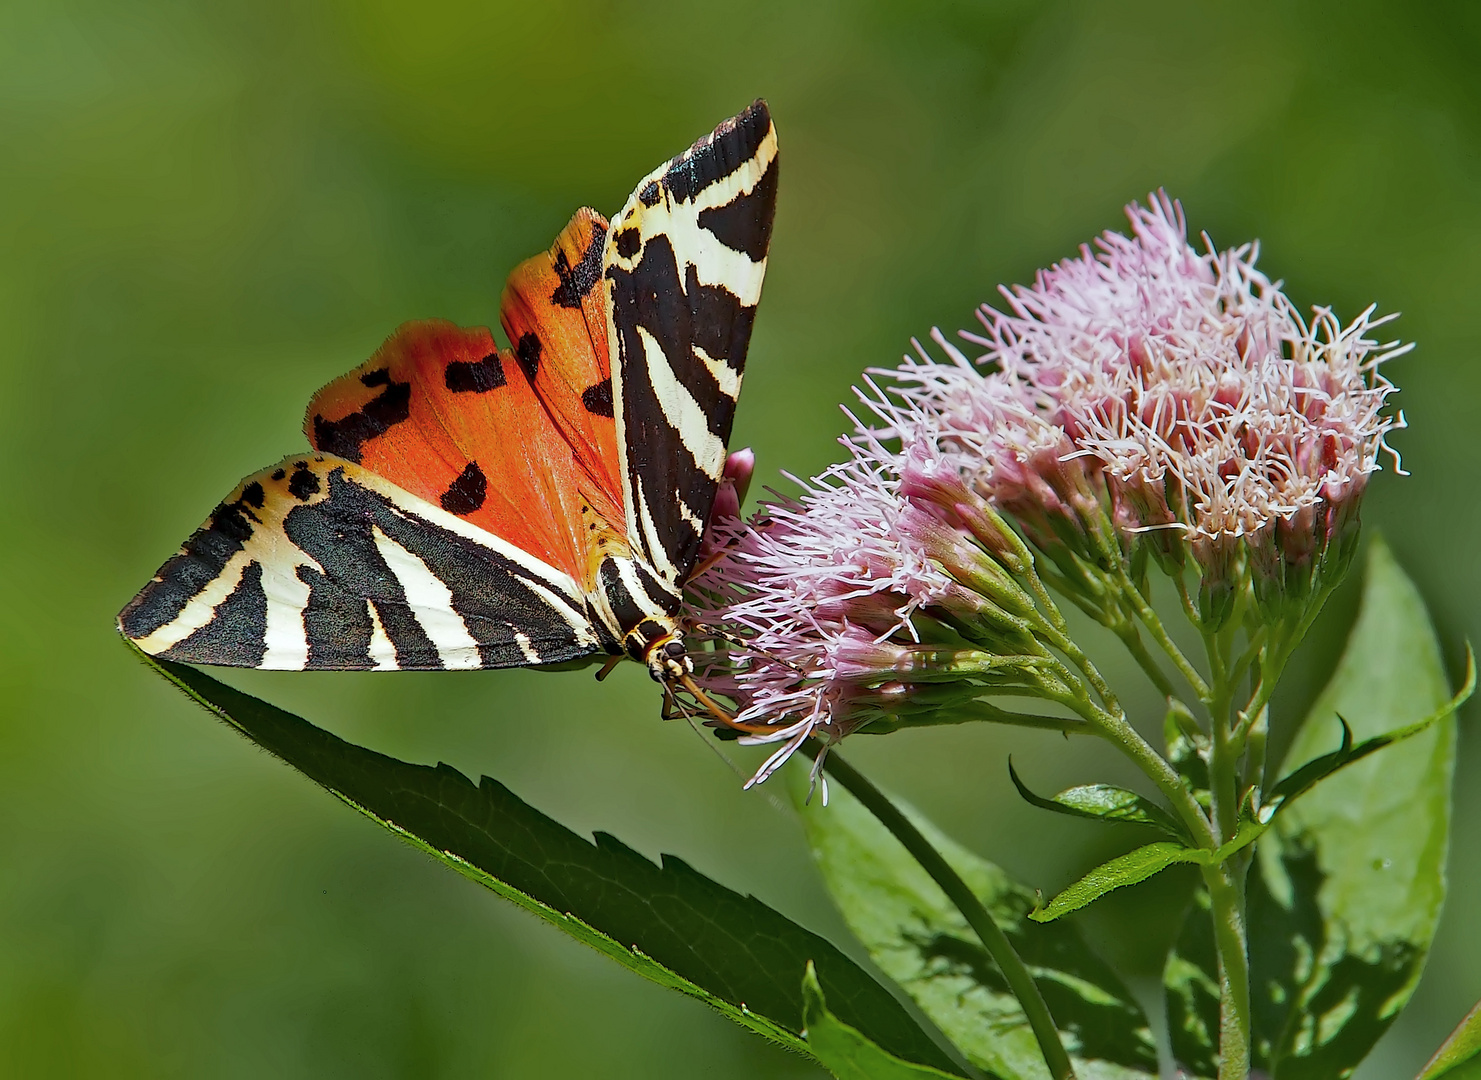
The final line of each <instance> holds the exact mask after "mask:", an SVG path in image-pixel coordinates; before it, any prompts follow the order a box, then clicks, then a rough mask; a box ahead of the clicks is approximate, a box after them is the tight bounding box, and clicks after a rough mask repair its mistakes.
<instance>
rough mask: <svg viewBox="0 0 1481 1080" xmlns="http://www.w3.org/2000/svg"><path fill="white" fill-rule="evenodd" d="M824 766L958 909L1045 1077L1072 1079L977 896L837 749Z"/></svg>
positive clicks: (1012, 955) (1042, 1009)
mask: <svg viewBox="0 0 1481 1080" xmlns="http://www.w3.org/2000/svg"><path fill="white" fill-rule="evenodd" d="M822 749H823V748H822V747H821V746H820V745H818V744H817V743H815V742H812V741H809V742H808V743H806V744H804V746H803V750H804V752H805V753H807V755H808V756H809V757H812V758H814V759H816V758H817V756H818V754H819V753H820V752H821V751H822ZM823 770H824V771H825V772H827V773H828V775H829V776H832V777H833V778H834V779H835V780H837V781H838V782H839V783H840V784H842V785H843V786H844V788H845V790H847V791H848V792H849V794H851V795H852V796H853V797H854V798H856V799H858V800H859V801H860V802H861V803H863V804H864V806H865V807H866V808H867V809H868V810H869V812H870V813H872V814H873V815H874V816H875V817H876V818H878V819H879V823H880V824H881V825H883V826H884V827H885V828H886V829H888V830H889V831H890V832H891V833H892V834H893V835H894V837H895V839H897V840H899V841H900V843H901V844H903V845H905V850H906V851H908V852H910V854H911V856H912V857H913V858H914V859H915V861H916V862H918V863H919V864H920V865H921V868H922V869H923V870H925V872H926V873H927V874H929V875H931V879H932V880H933V881H935V882H936V884H937V885H939V886H940V887H941V891H942V892H944V893H946V895H947V897H948V899H950V900H951V902H952V903H953V904H955V905H956V909H957V910H958V911H960V912H961V913H962V917H963V918H965V919H966V920H967V924H968V925H969V926H971V927H972V929H973V930H974V931H975V932H976V934H977V937H978V938H979V939H980V940H981V941H982V944H983V947H984V948H986V949H987V951H988V954H989V955H990V956H991V957H992V958H993V960H994V961H995V962H996V963H997V965H998V969H999V970H1000V971H1002V973H1003V977H1004V978H1005V979H1007V980H1008V985H1009V987H1010V988H1011V989H1012V990H1013V993H1014V995H1015V996H1016V997H1017V998H1018V1003H1019V1005H1021V1006H1022V1008H1023V1012H1024V1015H1025V1016H1027V1017H1028V1022H1029V1027H1031V1028H1032V1029H1033V1032H1034V1038H1036V1039H1037V1040H1038V1042H1039V1051H1040V1052H1041V1053H1042V1054H1043V1055H1044V1063H1045V1064H1046V1065H1048V1066H1049V1073H1050V1075H1051V1076H1052V1077H1053V1078H1054V1080H1072V1078H1073V1077H1074V1075H1075V1072H1074V1068H1073V1066H1071V1065H1070V1057H1069V1055H1068V1054H1067V1053H1065V1049H1064V1044H1063V1043H1062V1042H1061V1041H1060V1038H1059V1029H1058V1028H1057V1027H1055V1025H1054V1018H1053V1017H1052V1016H1050V1015H1049V1006H1048V1005H1046V1004H1045V1003H1044V996H1043V994H1041V993H1039V987H1038V985H1037V984H1035V982H1034V980H1033V976H1032V975H1030V974H1029V971H1028V968H1027V967H1025V966H1024V963H1023V960H1022V959H1021V958H1020V957H1019V955H1018V953H1017V952H1016V951H1015V950H1014V948H1013V945H1012V943H1011V942H1009V940H1008V938H1007V936H1006V935H1005V934H1004V933H1003V931H1002V929H1001V928H1000V927H999V926H998V924H997V923H996V922H995V921H994V920H993V917H992V915H990V914H989V913H988V910H987V908H985V907H983V906H982V901H981V900H979V899H977V894H976V893H974V892H973V891H972V890H971V888H969V887H968V885H967V883H966V882H965V881H963V880H962V879H961V878H960V877H959V876H958V875H957V872H956V871H955V870H953V869H952V868H951V865H950V864H949V863H948V862H947V861H946V859H945V858H944V857H942V855H941V853H940V852H939V851H937V850H936V849H935V848H934V847H932V846H931V843H930V841H928V840H927V839H926V838H925V837H924V836H923V835H922V834H921V832H920V830H919V829H917V828H916V827H915V826H914V825H913V824H911V822H910V819H909V818H907V817H906V816H905V815H904V814H903V813H902V812H901V811H900V809H899V807H897V806H896V805H895V804H894V803H892V802H890V800H889V799H888V798H887V797H886V796H885V794H884V793H883V792H882V791H880V790H879V789H878V788H877V787H875V786H874V785H873V784H872V783H870V782H869V780H868V779H867V778H866V777H864V776H863V774H861V773H860V772H858V771H857V770H856V769H854V768H853V766H851V765H849V764H848V763H847V762H845V761H844V760H843V759H842V758H840V757H839V756H838V754H837V753H829V754H828V756H827V757H826V758H824V760H823Z"/></svg>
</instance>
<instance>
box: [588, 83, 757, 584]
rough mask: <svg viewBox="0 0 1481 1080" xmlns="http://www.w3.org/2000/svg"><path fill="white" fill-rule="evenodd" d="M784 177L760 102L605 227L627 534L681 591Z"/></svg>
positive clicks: (654, 178)
mask: <svg viewBox="0 0 1481 1080" xmlns="http://www.w3.org/2000/svg"><path fill="white" fill-rule="evenodd" d="M776 190H777V141H776V130H775V128H774V127H773V126H772V122H771V115H770V113H769V112H768V111H767V108H766V104H765V102H761V101H758V102H756V103H755V104H754V105H752V106H751V107H750V108H749V109H747V110H746V111H745V112H743V113H741V114H740V115H739V116H737V117H735V118H734V119H732V120H729V121H727V122H726V123H724V124H722V125H721V126H720V127H718V128H716V129H715V131H714V132H713V133H712V134H711V135H709V136H706V137H705V138H704V139H701V140H700V141H699V142H697V143H695V144H694V146H692V147H691V148H690V149H689V150H688V151H687V152H685V153H684V154H681V155H680V156H679V157H677V158H674V159H673V160H672V161H670V162H669V163H668V164H667V165H664V166H663V167H662V168H660V169H658V170H656V171H655V172H653V173H652V174H651V175H649V176H648V177H647V178H646V179H645V180H644V181H643V182H642V183H641V184H639V185H638V189H637V190H636V191H635V192H633V194H632V197H631V198H629V199H628V202H627V205H626V206H625V207H624V208H623V210H622V213H621V214H619V215H618V216H617V217H616V218H615V219H614V220H613V221H612V224H611V229H610V231H609V232H608V234H607V243H606V250H605V254H604V259H603V270H604V273H605V275H606V278H607V281H608V284H609V287H610V288H609V306H608V325H607V334H608V342H609V345H610V351H611V355H612V389H613V395H612V396H613V405H614V409H615V418H616V421H617V446H618V453H619V454H620V455H621V459H622V460H621V476H622V484H623V498H624V501H625V510H626V516H627V535H628V541H629V543H630V544H631V545H632V547H633V549H634V551H635V552H637V553H639V554H640V555H641V556H642V557H643V558H644V559H645V561H646V562H647V563H648V564H649V565H650V566H651V567H652V568H653V569H654V570H655V571H657V573H658V574H659V575H660V576H661V577H662V578H663V579H664V583H665V584H666V585H667V586H668V587H669V588H670V590H671V591H673V592H674V593H676V594H677V592H678V591H679V590H680V589H681V588H682V587H683V584H684V581H685V579H686V578H687V577H688V575H689V573H690V571H691V570H692V569H693V568H694V564H695V561H696V559H697V558H698V555H699V550H700V542H701V540H702V539H703V536H704V529H705V525H706V523H707V522H708V520H709V516H710V510H711V506H712V505H713V503H714V498H715V490H716V488H717V486H718V484H719V481H720V476H721V473H722V470H723V468H724V465H725V454H726V448H727V446H728V444H729V441H730V427H731V422H732V420H733V419H734V417H735V403H736V398H737V397H738V396H739V394H740V386H741V376H742V375H743V374H744V372H745V364H746V347H747V345H748V344H749V343H750V340H751V324H752V321H753V320H754V318H755V314H756V304H757V302H758V301H759V300H760V299H761V282H762V279H763V277H764V276H765V274H766V253H767V248H768V245H769V244H770V241H771V224H772V216H773V213H774V211H775V209H776Z"/></svg>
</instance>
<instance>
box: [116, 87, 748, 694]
mask: <svg viewBox="0 0 1481 1080" xmlns="http://www.w3.org/2000/svg"><path fill="white" fill-rule="evenodd" d="M776 193H777V139H776V130H775V128H774V126H773V124H772V121H771V116H770V114H769V112H768V110H767V107H766V104H765V102H763V101H757V102H756V103H755V104H753V105H752V106H751V107H750V108H748V109H746V110H745V111H744V112H742V113H741V114H739V115H738V116H735V117H733V118H731V119H730V120H727V121H725V122H724V123H723V124H721V125H720V126H719V127H717V128H716V129H715V130H714V131H713V132H712V133H710V134H709V135H708V136H706V137H704V138H703V139H700V140H699V141H698V142H696V143H695V144H694V145H693V146H692V147H690V149H689V150H687V151H685V152H684V153H682V154H680V155H679V156H678V157H676V158H674V159H673V160H671V161H669V162H668V163H667V164H665V165H663V166H661V167H660V168H658V169H656V170H655V171H653V172H652V173H650V174H649V175H648V176H646V177H645V178H644V179H643V180H642V182H641V183H639V184H638V186H637V189H636V190H635V191H634V192H633V193H632V195H631V196H630V197H629V198H628V200H627V204H626V205H625V206H624V207H623V208H622V211H621V213H619V214H618V216H617V217H616V219H615V220H614V221H611V222H609V221H608V220H607V219H605V218H603V217H602V216H601V215H600V214H598V213H596V212H595V211H594V210H591V209H581V210H578V211H577V212H576V214H575V216H574V217H572V219H571V221H570V223H569V224H568V225H567V226H566V227H565V229H564V230H563V231H562V232H561V233H560V235H559V236H558V237H557V238H556V241H555V244H554V245H553V246H552V247H551V248H550V250H549V251H547V252H544V253H543V254H540V255H536V256H534V257H533V258H531V259H528V260H526V261H525V262H523V263H521V264H520V265H519V266H518V267H517V268H516V269H515V270H514V272H513V273H512V274H510V275H509V279H508V281H507V283H506V285H505V287H504V294H503V298H502V301H501V305H500V320H501V323H502V326H503V330H504V333H505V335H506V337H507V339H508V341H509V346H508V347H500V346H499V345H497V344H496V342H495V340H494V337H493V335H492V333H491V332H490V331H489V330H488V329H487V328H485V327H481V326H480V327H460V326H456V325H454V324H453V323H451V322H446V321H442V320H424V321H419V322H410V323H406V324H404V325H402V326H401V327H399V328H398V329H397V330H396V331H395V332H394V333H393V334H392V335H391V336H390V338H388V339H387V340H386V342H385V344H384V345H382V346H381V347H380V349H379V350H378V351H377V352H376V353H375V355H374V356H373V357H371V359H370V360H369V361H367V362H366V363H364V364H362V365H361V366H360V367H358V368H356V369H355V370H354V371H351V372H350V373H349V374H347V375H344V376H342V377H340V378H338V379H336V380H334V381H333V382H331V383H329V384H328V385H327V386H325V387H324V388H323V389H321V390H320V391H319V392H318V393H317V394H316V395H314V398H313V400H312V401H311V402H310V403H309V407H308V413H307V416H306V418H305V421H304V432H305V434H306V435H307V436H308V441H309V445H310V447H311V448H312V449H311V450H310V451H309V452H308V453H298V454H293V455H290V456H288V457H286V458H284V459H283V460H282V461H281V462H279V463H278V464H277V465H274V466H271V467H270V468H267V469H264V470H262V471H261V472H259V473H256V474H254V475H252V476H249V477H247V478H246V479H244V480H243V481H242V482H241V483H240V484H238V485H237V487H236V489H235V490H234V491H232V492H231V494H230V495H228V496H227V497H226V498H225V499H224V500H223V501H222V502H221V503H220V504H219V505H218V506H217V507H216V508H215V509H214V510H213V511H212V512H211V515H210V517H209V518H208V519H207V520H206V522H205V524H203V525H202V526H201V527H200V528H199V529H197V530H196V532H195V533H194V534H193V535H191V536H190V538H189V539H187V540H186V541H185V543H184V544H183V545H182V546H181V548H180V550H179V551H178V552H177V553H176V554H175V555H174V556H173V557H171V558H170V559H169V561H168V562H166V563H165V564H164V565H163V566H162V567H160V569H159V572H158V573H157V574H155V576H154V577H153V579H152V580H150V582H149V583H148V584H146V585H145V586H144V588H143V589H142V590H141V591H140V592H139V594H138V595H137V596H136V597H134V599H133V600H132V601H130V602H129V604H128V606H127V607H125V608H124V609H123V612H122V613H121V614H120V615H119V618H118V627H119V630H120V631H121V632H122V633H123V634H124V636H125V637H127V638H128V639H130V640H131V641H133V642H134V643H135V644H136V645H137V646H138V647H139V648H140V649H142V650H143V651H144V652H146V653H149V654H150V655H153V656H158V657H161V658H164V659H168V660H177V661H182V662H185V663H191V664H217V665H229V666H234V667H254V668H269V669H274V670H294V671H297V670H339V671H346V670H377V671H392V670H402V671H406V670H419V671H420V670H433V669H468V668H500V667H512V666H522V665H549V664H559V663H565V662H569V661H574V660H581V659H583V658H600V657H601V656H602V655H603V654H605V655H606V656H608V657H611V658H614V660H615V659H620V658H621V657H624V656H626V657H630V658H632V659H633V660H636V661H638V662H640V663H643V664H645V665H646V666H647V668H648V670H649V671H650V673H651V674H652V675H653V677H654V678H655V679H658V680H660V681H661V682H663V683H664V684H665V685H666V686H667V687H669V688H670V689H673V688H674V687H675V686H677V685H678V684H680V683H685V684H687V685H688V686H689V687H691V688H692V687H693V686H694V683H693V680H692V679H691V678H690V673H691V672H692V670H693V664H692V661H691V660H690V658H689V656H688V654H687V647H686V644H685V639H684V626H683V621H682V619H681V604H682V596H683V590H684V585H685V582H686V581H687V579H688V578H689V576H690V575H691V573H692V572H693V571H694V569H695V565H696V562H697V560H698V557H699V553H700V549H701V541H702V539H703V537H704V532H705V527H706V525H707V523H708V520H709V517H710V514H711V510H712V506H713V504H714V500H715V495H716V491H717V489H718V487H719V484H720V481H721V478H722V471H723V468H724V464H725V460H726V453H727V444H728V442H729V438H730V431H731V423H732V420H733V418H734V415H735V407H736V399H737V397H738V396H739V394H740V388H741V379H742V376H743V375H744V373H745V361H746V348H747V345H748V343H749V341H750V338H751V327H752V323H753V320H754V319H755V315H756V306H757V303H758V301H759V300H760V298H761V284H762V279H763V278H764V277H765V274H766V259H767V251H768V246H769V244H770V240H771V231H772V218H773V214H774V212H775V208H776Z"/></svg>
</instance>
